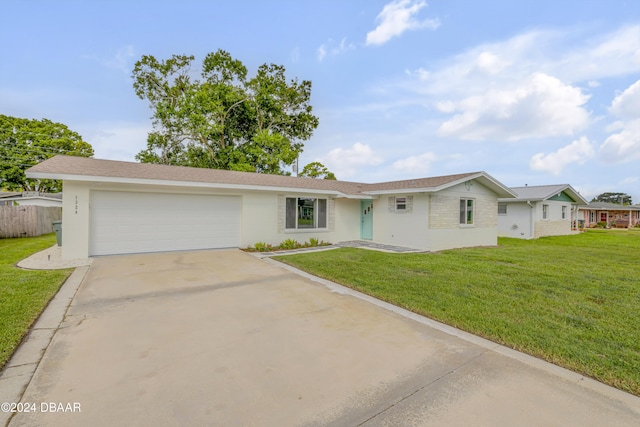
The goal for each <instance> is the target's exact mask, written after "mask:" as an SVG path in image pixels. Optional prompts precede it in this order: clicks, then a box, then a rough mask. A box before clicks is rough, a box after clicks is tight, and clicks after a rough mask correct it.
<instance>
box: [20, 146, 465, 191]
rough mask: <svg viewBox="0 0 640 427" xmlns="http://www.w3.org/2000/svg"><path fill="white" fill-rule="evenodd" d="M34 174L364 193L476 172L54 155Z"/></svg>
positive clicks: (443, 181)
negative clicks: (342, 176) (373, 171)
mask: <svg viewBox="0 0 640 427" xmlns="http://www.w3.org/2000/svg"><path fill="white" fill-rule="evenodd" d="M27 174H28V176H30V177H34V178H53V179H74V178H75V179H76V180H77V179H79V178H81V177H84V179H85V180H90V179H91V177H96V178H97V177H105V178H120V179H128V180H130V179H135V180H161V181H180V182H194V183H195V182H197V183H211V184H223V185H234V186H235V185H237V186H259V187H276V188H299V189H308V190H321V191H327V192H337V193H343V194H345V195H353V196H357V195H363V194H366V192H369V191H386V190H402V189H414V188H424V189H428V188H437V187H440V186H442V185H446V184H448V183H452V182H455V181H458V180H461V179H464V178H465V177H467V176H471V175H476V174H477V173H466V174H457V175H447V176H439V177H433V178H420V179H408V180H402V181H390V182H382V183H377V184H364V183H358V182H349V181H334V180H326V179H311V178H298V177H292V176H283V175H269V174H258V173H251V172H236V171H227V170H219V169H201V168H191V167H184V166H168V165H156V164H150V163H133V162H123V161H116V160H100V159H92V158H86V157H74V156H62V155H59V156H55V157H52V158H51V159H48V160H45V161H44V162H42V163H39V164H37V165H35V166H33V167H31V168H29V169H28V170H27Z"/></svg>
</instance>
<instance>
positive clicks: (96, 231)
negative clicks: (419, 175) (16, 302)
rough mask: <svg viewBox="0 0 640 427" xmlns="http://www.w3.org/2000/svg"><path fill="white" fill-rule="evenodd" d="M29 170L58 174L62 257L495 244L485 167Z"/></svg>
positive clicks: (505, 192) (494, 203) (73, 166)
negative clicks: (451, 171) (286, 172)
mask: <svg viewBox="0 0 640 427" xmlns="http://www.w3.org/2000/svg"><path fill="white" fill-rule="evenodd" d="M27 176H28V177H29V178H47V179H60V180H62V181H63V189H64V197H63V224H62V225H63V230H62V234H63V241H64V245H63V247H62V255H63V258H85V257H88V256H93V255H107V254H122V253H139V252H159V251H174V250H191V249H208V248H225V247H247V246H252V245H254V244H255V243H257V242H265V243H270V244H273V245H277V244H279V243H280V242H282V241H283V240H285V239H289V238H291V239H296V240H299V241H301V242H304V241H306V240H308V239H309V238H311V237H315V238H318V239H321V240H325V241H328V242H332V243H337V242H340V241H346V240H357V239H366V240H372V241H374V242H378V243H383V244H392V245H400V246H408V247H412V248H416V249H421V250H426V251H438V250H443V249H449V248H459V247H469V246H483V245H496V244H497V234H498V215H497V210H498V197H503V198H508V197H513V196H514V194H513V193H512V192H511V191H510V190H509V189H508V188H507V187H505V186H504V185H503V184H501V183H500V182H498V181H497V180H495V179H494V178H492V177H491V176H489V175H488V174H486V173H484V172H474V173H464V174H458V175H450V176H442V177H434V178H423V179H410V180H404V181H393V182H385V183H379V184H364V183H357V182H346V181H333V180H320V179H312V178H297V177H290V176H281V175H267V174H256V173H247V172H235V171H226V170H215V169H198V168H188V167H178V166H166V165H154V164H141V163H130V162H120V161H111V160H97V159H90V158H84V157H69V156H56V157H53V158H51V159H48V160H46V161H44V162H42V163H40V164H38V165H36V166H34V167H32V168H30V169H28V170H27Z"/></svg>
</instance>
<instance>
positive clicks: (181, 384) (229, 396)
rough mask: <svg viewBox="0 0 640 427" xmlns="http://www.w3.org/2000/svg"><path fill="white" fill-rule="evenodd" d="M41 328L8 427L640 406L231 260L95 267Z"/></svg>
mask: <svg viewBox="0 0 640 427" xmlns="http://www.w3.org/2000/svg"><path fill="white" fill-rule="evenodd" d="M76 272H77V273H78V272H79V270H76ZM74 274H75V273H74ZM79 274H82V272H81V271H80V273H79ZM72 277H73V276H72ZM67 284H69V281H68V282H67ZM67 284H65V286H66V285H67ZM65 292H66V296H64V297H63V301H62V302H61V303H60V304H59V305H60V306H62V307H65V302H64V301H69V299H70V298H71V295H72V294H73V293H72V292H71V291H65ZM59 295H60V294H59ZM57 299H58V297H56V300H57ZM56 300H54V301H53V302H52V304H50V307H49V308H51V307H54V306H55V304H54V303H55V302H56ZM56 304H57V303H56ZM49 308H47V311H45V314H43V317H46V316H48V310H49ZM39 322H40V321H39ZM38 329H39V330H40V329H42V330H45V329H46V330H49V329H55V333H54V334H53V335H54V337H53V340H52V342H51V344H50V345H49V347H48V348H47V349H46V351H45V352H44V357H42V360H41V361H40V362H39V363H38V360H39V359H40V355H41V354H42V350H41V349H32V350H30V351H27V354H31V357H32V358H26V356H25V359H24V360H23V361H20V360H18V363H16V364H15V365H13V368H15V369H14V370H12V375H11V376H10V377H8V378H6V379H3V380H2V382H0V389H1V390H2V392H3V393H4V390H5V389H8V388H10V387H6V386H7V385H9V384H10V381H12V380H11V379H12V378H13V379H15V378H17V377H19V376H21V375H22V376H23V377H24V376H27V375H29V374H28V372H29V371H32V370H33V366H37V368H36V369H35V375H34V376H33V379H32V380H31V381H30V382H29V384H28V387H26V390H24V392H23V393H22V392H21V393H19V394H18V395H13V396H8V395H6V394H3V395H2V398H3V399H7V400H4V401H9V402H11V401H16V400H13V399H18V398H19V396H21V402H27V403H36V404H37V405H38V406H37V409H38V410H37V411H36V412H31V413H16V414H15V415H14V416H13V418H12V419H11V421H10V424H9V425H11V426H25V425H29V426H31V425H45V426H46V425H50V426H58V425H60V426H62V425H64V426H74V425H78V426H85V425H92V426H101V425H159V426H164V425H167V426H168V425H176V426H177V425H220V426H236V425H256V426H272V425H273V426H289V425H291V426H300V425H308V426H313V425H336V426H344V425H349V426H351V425H354V426H355V425H365V426H378V425H402V426H404V425H429V426H451V425H476V426H501V425H504V426H512V425H558V426H602V425H616V426H635V425H638V422H639V421H640V399H639V398H637V397H635V396H632V395H629V394H627V393H624V392H622V391H619V390H616V389H613V388H610V387H607V386H605V385H603V384H601V383H598V382H596V381H593V380H590V379H588V378H584V377H582V376H580V375H578V374H575V373H573V372H570V371H566V370H564V369H561V368H558V367H556V366H554V365H551V364H548V363H545V362H542V361H540V360H538V359H534V358H531V357H529V356H526V355H523V354H521V353H518V352H515V351H513V350H509V349H507V348H504V347H502V346H499V345H497V344H495V343H492V342H489V341H486V340H483V339H480V338H478V337H475V336H473V335H470V334H466V333H464V332H461V331H458V330H456V329H454V328H450V327H448V326H445V325H442V324H439V323H437V322H434V321H431V320H429V319H426V318H423V317H421V316H417V315H415V314H412V313H408V312H406V311H404V310H402V309H399V308H397V307H394V306H391V305H388V304H385V303H382V302H380V301H377V300H375V299H373V298H370V297H367V296H364V295H361V294H359V293H357V292H354V291H351V290H349V289H346V288H343V287H341V286H338V285H336V284H333V283H331V282H326V281H323V280H320V279H317V278H314V277H311V276H308V275H306V274H302V273H300V272H298V271H295V270H293V269H291V268H289V267H285V266H282V265H281V264H278V263H276V262H275V261H273V260H270V259H258V258H256V257H253V256H250V255H249V254H247V253H243V252H241V251H238V250H222V251H199V252H180V253H165V254H150V255H131V256H113V257H103V258H97V259H95V260H94V262H93V264H92V266H91V267H90V269H89V271H88V273H87V276H86V278H85V279H84V281H83V282H82V285H81V286H80V289H79V290H78V292H77V294H76V295H75V297H73V301H72V303H71V306H69V308H68V310H66V316H65V318H64V321H63V323H62V324H61V325H60V326H59V327H57V326H55V322H54V324H53V325H49V326H48V327H44V326H40V327H38ZM35 330H36V329H34V331H35ZM21 351H22V348H21ZM18 354H19V353H16V356H18ZM36 355H37V357H35V356H36ZM20 369H24V373H23V374H21V373H20V371H19V370H20ZM43 402H44V403H45V408H49V406H46V403H47V402H49V403H51V402H54V403H59V404H62V405H63V406H62V407H63V408H64V409H66V408H69V409H70V410H69V411H67V412H61V411H56V412H51V411H46V412H43V411H42V410H40V409H41V408H42V407H41V406H40V405H41V404H42V403H43ZM76 404H77V405H79V406H78V407H79V409H80V411H76V410H74V409H75V408H76ZM58 407H59V406H58Z"/></svg>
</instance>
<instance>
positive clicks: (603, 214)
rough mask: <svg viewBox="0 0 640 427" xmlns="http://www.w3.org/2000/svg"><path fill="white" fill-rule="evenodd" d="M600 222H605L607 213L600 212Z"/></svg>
mask: <svg viewBox="0 0 640 427" xmlns="http://www.w3.org/2000/svg"><path fill="white" fill-rule="evenodd" d="M600 222H607V213H606V212H600Z"/></svg>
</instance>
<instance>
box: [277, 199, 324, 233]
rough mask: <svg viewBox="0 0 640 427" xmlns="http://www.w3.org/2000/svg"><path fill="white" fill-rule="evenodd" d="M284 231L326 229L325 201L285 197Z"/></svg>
mask: <svg viewBox="0 0 640 427" xmlns="http://www.w3.org/2000/svg"><path fill="white" fill-rule="evenodd" d="M285 211H286V219H285V228H286V229H289V230H290V229H315V228H327V199H316V198H312V197H287V199H286V208H285Z"/></svg>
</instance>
